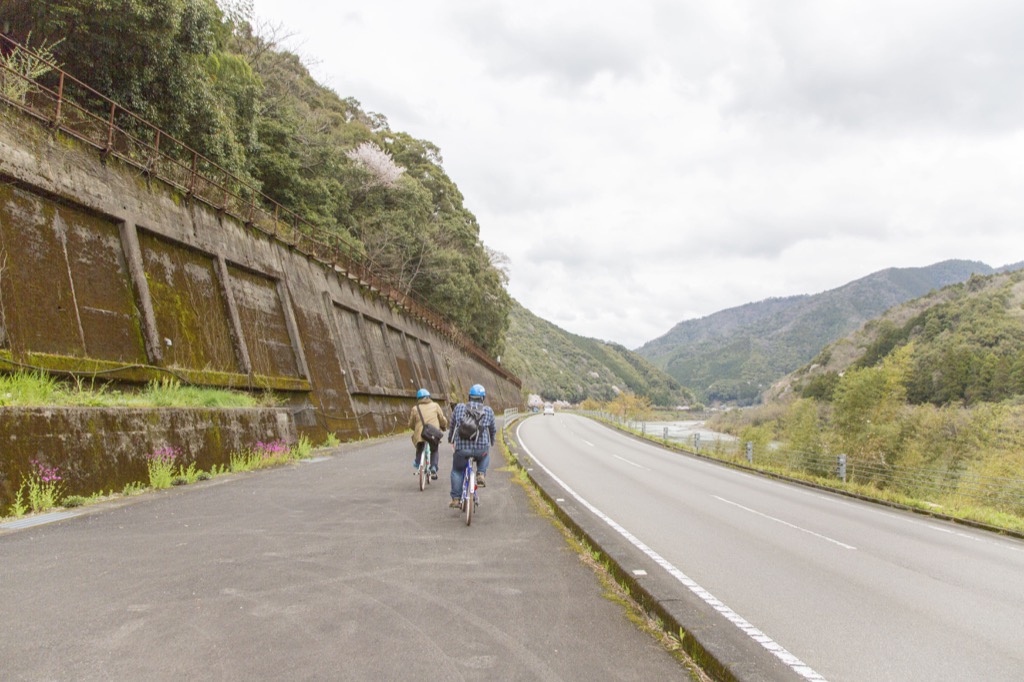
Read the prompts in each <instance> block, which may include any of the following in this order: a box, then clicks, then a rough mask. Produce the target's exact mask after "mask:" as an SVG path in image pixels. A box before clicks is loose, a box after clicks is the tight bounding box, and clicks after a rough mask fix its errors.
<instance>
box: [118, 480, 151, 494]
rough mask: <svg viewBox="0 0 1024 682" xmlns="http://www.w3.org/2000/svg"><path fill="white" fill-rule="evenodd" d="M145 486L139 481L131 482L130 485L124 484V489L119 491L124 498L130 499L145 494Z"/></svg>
mask: <svg viewBox="0 0 1024 682" xmlns="http://www.w3.org/2000/svg"><path fill="white" fill-rule="evenodd" d="M145 490H146V484H145V483H141V482H139V481H132V482H131V483H125V484H124V488H123V489H122V490H121V494H122V495H124V496H125V497H131V496H132V495H138V494H139V493H142V492H145Z"/></svg>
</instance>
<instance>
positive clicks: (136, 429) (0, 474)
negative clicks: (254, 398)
mask: <svg viewBox="0 0 1024 682" xmlns="http://www.w3.org/2000/svg"><path fill="white" fill-rule="evenodd" d="M294 429H295V427H294V423H293V421H292V418H291V414H290V413H289V411H288V410H287V409H283V408H275V409H248V408H246V409H173V408H155V409H109V408H94V407H86V408H75V407H63V408H53V407H45V408H44V407H7V408H4V409H2V410H0V452H2V453H3V456H2V457H0V509H3V510H4V511H6V509H7V506H8V505H9V504H10V503H11V502H12V501H13V500H14V497H15V495H16V494H17V492H18V488H19V487H20V486H21V485H22V482H23V481H24V480H25V478H26V477H27V476H28V475H29V474H31V473H32V472H34V471H35V467H34V466H33V464H32V461H33V460H37V461H41V462H45V463H46V464H47V465H49V466H51V467H53V466H55V467H57V469H58V471H59V473H60V476H61V477H62V478H63V481H62V482H61V486H62V490H63V492H64V494H66V495H83V496H88V495H91V494H93V493H96V492H100V491H105V492H121V491H122V490H123V489H124V487H125V485H126V484H128V483H132V482H141V483H145V484H148V482H149V478H148V471H147V468H146V464H147V460H146V455H148V454H150V453H153V452H154V451H156V450H157V449H158V448H162V447H165V446H170V447H173V448H176V449H177V450H178V451H179V452H180V453H181V455H180V458H179V460H178V463H179V464H181V465H183V466H184V467H185V468H188V466H189V465H190V464H195V466H196V470H197V471H210V470H211V469H213V467H214V466H218V467H223V466H227V465H228V464H229V463H230V456H231V453H233V452H241V451H244V450H246V449H251V448H252V447H253V446H254V445H255V444H256V443H257V442H260V441H262V442H264V443H269V442H273V441H275V440H283V441H285V442H287V443H294V442H295V440H296V435H295V430H294Z"/></svg>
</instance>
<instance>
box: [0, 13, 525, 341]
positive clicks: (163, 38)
mask: <svg viewBox="0 0 1024 682" xmlns="http://www.w3.org/2000/svg"><path fill="white" fill-rule="evenodd" d="M225 8H226V9H225ZM258 23H259V22H257V21H255V20H254V17H253V16H252V15H251V4H248V3H246V2H245V1H244V0H241V1H239V2H224V3H222V4H221V5H220V6H218V4H217V2H215V0H119V1H118V2H101V1H100V0H66V1H64V2H60V3H54V2H40V1H39V0H4V1H3V3H0V29H2V30H3V32H4V33H6V34H7V35H9V36H10V37H12V38H13V39H15V40H17V41H19V42H21V43H22V44H27V45H28V46H29V47H30V48H35V49H37V50H42V51H43V53H44V54H46V55H52V58H53V60H54V61H55V62H56V64H57V66H59V67H61V68H63V69H65V70H66V71H67V72H69V73H70V74H72V75H73V76H75V77H76V78H78V79H79V80H81V81H84V82H85V83H87V84H88V85H90V86H91V87H93V88H95V89H96V90H97V91H99V92H100V93H102V94H104V95H106V96H108V97H110V98H111V99H113V100H114V101H116V102H117V103H119V104H120V105H121V106H124V107H125V108H127V109H129V110H131V111H134V112H135V113H137V114H138V115H140V116H142V117H143V118H145V119H148V120H149V121H151V122H152V123H153V124H155V125H156V126H158V127H160V128H162V129H163V130H164V131H165V132H166V133H168V134H170V135H172V136H174V137H176V138H177V139H179V140H181V141H183V142H185V143H186V144H188V145H189V146H191V147H193V148H194V149H196V150H197V151H198V152H199V153H200V154H202V155H204V156H206V157H207V158H209V159H211V160H212V161H214V162H215V163H217V164H219V165H220V166H221V167H223V168H225V169H227V170H228V171H230V172H231V173H233V174H234V175H235V176H237V177H238V178H240V179H241V180H243V181H245V182H246V183H248V184H250V185H251V186H253V187H254V188H256V189H257V190H260V191H262V192H263V193H264V194H266V195H267V196H268V197H269V198H271V199H273V200H274V201H277V202H279V203H280V204H282V205H283V206H285V207H287V208H289V209H291V210H294V211H296V212H297V213H298V214H299V215H301V216H303V217H304V218H305V219H306V220H308V221H309V222H310V223H312V224H313V225H314V226H316V227H317V228H319V229H321V230H324V231H326V232H327V233H328V235H329V236H330V238H331V239H334V240H338V242H343V243H346V244H348V245H350V247H351V248H352V249H354V250H355V251H356V252H357V253H360V254H361V255H362V256H363V257H364V258H368V259H370V260H371V261H372V262H373V263H374V264H375V265H376V266H377V267H378V268H379V270H381V271H382V272H383V274H384V275H385V276H387V277H388V278H389V279H390V280H392V281H393V282H395V283H396V284H397V285H398V288H400V289H401V290H402V291H404V292H406V293H409V292H415V293H417V294H419V295H420V296H421V297H422V298H423V299H424V300H425V301H426V303H427V304H428V305H430V306H431V307H433V308H434V309H435V310H437V311H438V312H440V313H441V314H442V315H444V316H446V317H448V318H449V319H450V320H451V321H452V322H453V323H454V324H455V325H457V326H458V327H460V328H461V329H463V330H464V331H465V332H466V333H467V334H468V335H469V336H470V337H471V338H472V339H473V340H474V341H476V342H477V344H478V345H480V346H481V347H482V348H483V349H484V350H485V351H487V352H489V353H491V354H492V355H498V354H500V353H501V352H502V350H503V347H504V338H505V332H506V330H507V328H508V311H509V307H510V305H511V298H510V297H509V295H508V293H507V292H506V290H505V285H506V279H507V277H506V274H505V272H504V271H503V269H502V264H501V256H500V255H499V254H494V253H492V252H491V251H490V250H489V249H488V248H487V247H486V246H485V245H484V244H483V243H482V242H481V241H480V236H479V225H478V224H477V221H476V218H475V217H474V216H473V214H472V213H471V212H470V211H469V210H467V209H466V208H465V206H464V205H463V197H462V194H461V193H460V192H459V189H458V187H457V186H456V185H455V183H454V182H453V181H452V180H451V178H449V177H448V176H447V174H446V173H445V171H444V168H443V166H442V157H441V153H440V150H439V149H438V148H437V147H436V146H435V145H434V144H432V143H431V142H429V141H426V140H418V139H415V138H413V137H412V136H410V135H408V134H406V133H403V132H400V131H395V130H391V129H390V127H389V125H388V121H387V118H386V117H385V116H383V115H381V114H377V113H372V112H366V111H364V110H363V109H362V107H361V106H360V104H359V102H358V101H356V100H355V99H353V98H351V97H343V96H339V95H338V94H336V93H335V92H333V91H331V90H330V89H328V88H326V87H324V86H322V85H320V84H318V83H317V82H315V81H314V79H313V78H312V77H311V76H310V73H309V70H308V69H307V68H306V66H305V65H304V64H303V63H302V61H301V60H300V59H299V57H298V56H296V55H295V54H292V53H290V52H288V51H287V50H284V49H282V48H281V46H280V45H278V44H277V43H276V38H275V36H274V35H260V34H258V33H256V32H255V31H254V29H253V26H254V25H258ZM16 56H17V55H11V54H0V58H4V59H7V60H11V62H12V63H14V62H15V57H16ZM22 63H23V62H22ZM42 78H43V79H44V80H45V79H46V78H51V79H52V80H54V83H53V85H54V87H56V82H55V80H56V79H55V76H53V74H52V73H51V74H49V75H43V76H42Z"/></svg>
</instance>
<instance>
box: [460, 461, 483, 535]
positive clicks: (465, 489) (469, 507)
mask: <svg viewBox="0 0 1024 682" xmlns="http://www.w3.org/2000/svg"><path fill="white" fill-rule="evenodd" d="M476 467H477V463H476V458H475V457H469V458H468V459H467V461H466V475H465V476H463V477H462V497H461V498H460V499H459V509H460V510H461V511H464V512H466V525H467V526H468V525H470V524H472V523H473V512H474V511H475V510H476V507H477V505H479V504H480V495H479V493H477V486H476Z"/></svg>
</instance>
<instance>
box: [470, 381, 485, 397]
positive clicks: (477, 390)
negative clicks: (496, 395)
mask: <svg viewBox="0 0 1024 682" xmlns="http://www.w3.org/2000/svg"><path fill="white" fill-rule="evenodd" d="M469 397H470V398H485V397H487V391H485V390H484V387H483V386H481V385H480V384H473V385H472V386H471V387H470V389H469Z"/></svg>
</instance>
